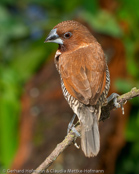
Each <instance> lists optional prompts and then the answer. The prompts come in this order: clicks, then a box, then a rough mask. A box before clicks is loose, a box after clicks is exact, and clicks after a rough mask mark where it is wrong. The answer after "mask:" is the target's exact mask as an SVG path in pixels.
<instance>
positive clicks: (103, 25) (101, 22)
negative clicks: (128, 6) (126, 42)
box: [81, 10, 122, 37]
mask: <svg viewBox="0 0 139 174" xmlns="http://www.w3.org/2000/svg"><path fill="white" fill-rule="evenodd" d="M81 17H82V18H83V19H84V20H85V21H87V22H88V23H89V24H90V25H91V26H92V27H93V28H94V29H95V30H96V31H97V32H100V33H103V34H108V35H111V36H114V37H120V36H122V31H121V29H120V27H119V25H118V22H117V21H116V19H115V18H114V16H112V15H111V14H110V13H108V12H107V11H104V10H99V11H98V12H97V13H96V14H92V13H91V12H88V11H84V12H82V13H81Z"/></svg>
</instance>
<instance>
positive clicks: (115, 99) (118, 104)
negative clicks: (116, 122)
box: [113, 94, 125, 115]
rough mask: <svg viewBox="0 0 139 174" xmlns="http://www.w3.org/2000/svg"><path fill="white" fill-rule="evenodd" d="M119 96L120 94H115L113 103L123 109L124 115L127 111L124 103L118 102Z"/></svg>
mask: <svg viewBox="0 0 139 174" xmlns="http://www.w3.org/2000/svg"><path fill="white" fill-rule="evenodd" d="M118 96H119V95H118V94H117V96H115V98H114V99H113V103H114V106H115V107H116V108H121V109H122V114H123V115H124V113H125V111H124V107H123V103H121V104H120V103H118V102H117V97H118Z"/></svg>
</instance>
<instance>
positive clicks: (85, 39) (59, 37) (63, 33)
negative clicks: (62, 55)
mask: <svg viewBox="0 0 139 174" xmlns="http://www.w3.org/2000/svg"><path fill="white" fill-rule="evenodd" d="M93 40H94V37H93V36H92V34H91V33H90V32H89V30H88V29H87V28H86V27H85V26H84V25H82V24H80V23H79V22H76V21H64V22H61V23H59V24H58V25H56V26H55V27H54V28H53V29H52V30H51V31H50V33H49V35H48V36H47V38H46V40H45V42H54V43H57V44H59V46H60V48H63V51H68V50H73V49H77V47H79V46H80V47H81V46H82V45H85V44H89V43H91V42H93Z"/></svg>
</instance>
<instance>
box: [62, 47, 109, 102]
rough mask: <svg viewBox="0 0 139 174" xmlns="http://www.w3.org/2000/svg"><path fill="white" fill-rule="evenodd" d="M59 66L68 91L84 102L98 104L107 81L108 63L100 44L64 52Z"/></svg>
mask: <svg viewBox="0 0 139 174" xmlns="http://www.w3.org/2000/svg"><path fill="white" fill-rule="evenodd" d="M59 68H60V72H61V76H62V79H63V82H64V85H65V87H66V89H67V91H68V92H69V93H70V94H71V95H72V96H73V97H75V98H76V99H78V100H79V101H80V102H82V103H84V104H86V105H87V104H91V105H94V104H96V102H97V100H98V98H99V97H100V95H101V94H102V92H103V90H104V87H105V82H106V63H105V58H104V55H103V52H102V50H101V48H100V46H99V45H98V47H96V48H95V49H94V48H93V47H92V46H88V47H84V48H79V49H78V50H76V51H74V52H72V53H69V54H62V55H61V56H60V60H59Z"/></svg>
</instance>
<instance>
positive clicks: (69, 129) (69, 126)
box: [67, 114, 80, 149]
mask: <svg viewBox="0 0 139 174" xmlns="http://www.w3.org/2000/svg"><path fill="white" fill-rule="evenodd" d="M75 117H76V114H74V115H73V117H72V119H71V121H70V122H69V124H68V129H67V134H68V133H69V132H70V131H72V132H73V133H75V135H76V137H80V133H79V132H78V131H77V130H76V128H75V125H74V124H73V122H74V120H75ZM74 146H75V147H76V148H77V149H79V148H80V146H78V145H77V143H76V142H75V140H74Z"/></svg>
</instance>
